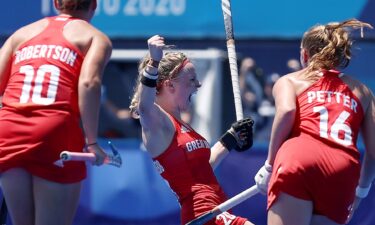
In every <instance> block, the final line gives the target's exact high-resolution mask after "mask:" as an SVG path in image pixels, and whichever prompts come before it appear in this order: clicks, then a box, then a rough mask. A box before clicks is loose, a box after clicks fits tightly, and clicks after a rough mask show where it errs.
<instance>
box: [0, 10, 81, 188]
mask: <svg viewBox="0 0 375 225" xmlns="http://www.w3.org/2000/svg"><path fill="white" fill-rule="evenodd" d="M46 19H48V21H49V24H48V26H47V28H46V29H44V30H43V31H42V32H41V33H40V34H38V35H36V36H35V37H33V38H31V39H30V40H28V41H26V42H25V43H23V44H22V45H20V46H19V48H18V49H17V50H16V52H15V54H14V55H13V57H12V66H11V71H10V72H11V74H10V76H9V80H8V82H7V86H6V89H5V92H4V95H3V108H2V109H1V111H0V172H1V171H4V170H6V169H9V168H12V167H23V168H25V169H27V170H28V171H29V172H31V173H32V174H34V175H38V176H41V177H43V178H46V179H49V180H53V181H57V182H76V181H78V180H81V179H83V178H84V177H85V176H86V170H85V165H84V164H83V163H77V162H72V163H70V162H69V163H67V164H66V166H65V167H64V168H59V167H57V166H55V165H54V164H53V162H54V161H56V160H58V159H59V154H60V152H61V151H63V150H69V151H82V149H83V147H84V136H83V133H82V130H81V128H80V115H79V108H78V79H79V75H80V70H81V65H82V62H83V59H84V56H83V54H82V53H81V52H80V50H79V49H78V48H77V47H75V46H74V45H73V44H71V43H70V42H69V41H68V40H66V39H65V38H64V35H63V29H64V26H65V25H66V24H67V23H69V22H71V21H72V20H74V18H71V17H63V16H56V17H50V18H46Z"/></svg>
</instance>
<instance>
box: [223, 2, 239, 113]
mask: <svg viewBox="0 0 375 225" xmlns="http://www.w3.org/2000/svg"><path fill="white" fill-rule="evenodd" d="M221 9H222V10H223V16H224V26H225V35H226V39H227V49H228V58H229V66H230V75H231V77H232V88H233V97H234V106H235V108H236V118H237V120H240V119H243V111H242V102H241V94H240V83H239V80H238V67H237V55H236V46H235V42H234V32H233V25H232V10H231V8H230V0H221Z"/></svg>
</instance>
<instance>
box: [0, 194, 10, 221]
mask: <svg viewBox="0 0 375 225" xmlns="http://www.w3.org/2000/svg"><path fill="white" fill-rule="evenodd" d="M7 214H8V208H7V204H6V202H5V198H4V196H3V201H2V203H1V209H0V225H6V223H7Z"/></svg>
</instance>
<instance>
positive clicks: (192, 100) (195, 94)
mask: <svg viewBox="0 0 375 225" xmlns="http://www.w3.org/2000/svg"><path fill="white" fill-rule="evenodd" d="M196 96H197V92H196V91H195V92H193V93H191V94H190V95H189V102H190V103H194V102H195V99H196Z"/></svg>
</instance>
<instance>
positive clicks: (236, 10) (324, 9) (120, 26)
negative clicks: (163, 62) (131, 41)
mask: <svg viewBox="0 0 375 225" xmlns="http://www.w3.org/2000/svg"><path fill="white" fill-rule="evenodd" d="M231 2H232V3H231V5H232V14H233V26H234V31H235V36H236V38H299V37H300V36H301V35H302V34H303V32H304V31H305V30H306V29H307V28H308V27H310V26H312V25H314V24H316V23H326V22H329V21H341V20H345V19H349V18H353V17H356V18H358V19H364V20H365V21H367V22H370V23H372V24H375V18H374V17H375V16H374V13H373V11H374V8H375V7H374V1H370V0H356V1H353V0H315V1H300V0H287V1H276V0H263V1H245V0H232V1H231ZM2 6H3V9H6V10H3V11H2V13H1V15H0V17H1V20H0V30H1V35H3V36H4V35H5V36H7V35H9V34H11V33H12V32H13V31H15V30H16V28H18V27H20V26H23V25H24V24H26V23H29V22H32V21H34V20H36V19H39V18H42V17H44V16H49V15H54V14H55V11H54V10H53V5H52V1H51V0H32V1H30V0H17V1H4V2H2ZM92 22H93V24H94V25H95V26H97V27H98V28H99V29H101V30H102V31H104V32H105V33H106V34H108V35H109V36H110V37H111V38H144V37H149V36H150V35H153V34H156V33H158V34H162V35H164V36H166V37H168V38H179V39H186V38H193V39H194V38H195V39H196V38H218V37H219V38H221V37H224V36H225V33H224V29H223V23H224V22H223V16H222V10H221V3H220V1H212V0H209V1H202V0H98V10H97V13H96V16H95V17H94V19H93V21H92ZM370 36H372V37H375V31H370Z"/></svg>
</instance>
